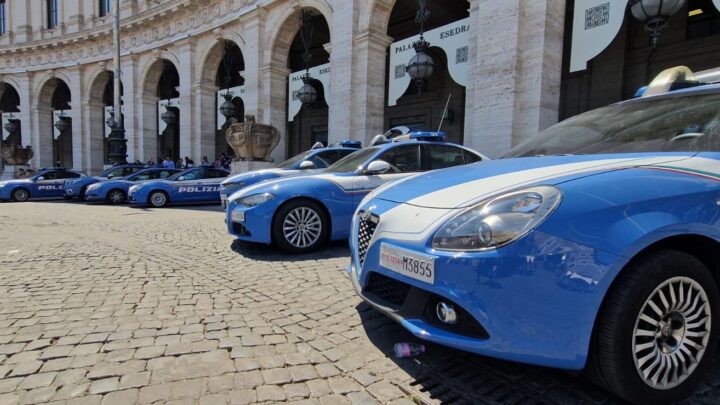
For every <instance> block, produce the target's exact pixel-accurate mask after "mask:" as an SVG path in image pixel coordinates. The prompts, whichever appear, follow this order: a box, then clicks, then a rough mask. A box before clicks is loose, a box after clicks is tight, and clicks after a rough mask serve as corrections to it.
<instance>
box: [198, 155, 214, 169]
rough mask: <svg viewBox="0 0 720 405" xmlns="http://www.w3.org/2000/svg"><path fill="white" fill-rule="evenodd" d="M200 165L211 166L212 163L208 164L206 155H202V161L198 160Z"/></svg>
mask: <svg viewBox="0 0 720 405" xmlns="http://www.w3.org/2000/svg"><path fill="white" fill-rule="evenodd" d="M200 166H202V167H210V166H212V165H211V164H210V162H209V161H208V157H207V156H203V157H202V162H200Z"/></svg>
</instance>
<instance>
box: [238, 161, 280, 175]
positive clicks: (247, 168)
mask: <svg viewBox="0 0 720 405" xmlns="http://www.w3.org/2000/svg"><path fill="white" fill-rule="evenodd" d="M273 167H275V164H274V163H273V162H252V161H245V160H241V161H237V162H232V163H230V171H231V172H232V174H240V173H247V172H252V171H255V170H263V169H272V168H273Z"/></svg>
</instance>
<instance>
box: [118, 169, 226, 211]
mask: <svg viewBox="0 0 720 405" xmlns="http://www.w3.org/2000/svg"><path fill="white" fill-rule="evenodd" d="M229 174H230V172H229V171H227V170H225V169H216V168H213V167H196V168H192V169H187V170H184V171H182V172H179V173H175V174H174V175H172V176H170V177H168V178H166V179H162V180H150V181H146V182H142V183H140V184H136V185H134V186H132V187H130V189H129V190H128V201H129V202H130V204H132V205H149V206H151V207H155V208H162V207H165V206H166V205H168V204H187V203H196V204H197V203H220V183H222V181H223V180H225V178H226V177H227V176H228V175H229Z"/></svg>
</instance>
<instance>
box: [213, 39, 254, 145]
mask: <svg viewBox="0 0 720 405" xmlns="http://www.w3.org/2000/svg"><path fill="white" fill-rule="evenodd" d="M205 65H206V69H213V68H214V71H213V72H214V77H213V78H212V83H213V87H214V88H215V89H216V91H215V94H214V98H215V111H216V112H215V116H214V117H213V118H214V119H215V123H214V124H215V130H214V133H215V139H214V146H213V148H212V150H213V151H214V157H218V156H220V155H222V154H225V155H227V156H231V155H232V154H233V153H234V152H233V150H232V148H230V145H228V143H227V139H226V137H225V131H226V130H227V128H228V126H229V125H230V123H231V122H232V121H231V120H232V119H234V120H235V121H237V122H243V121H245V103H244V102H243V99H242V96H243V94H244V93H245V87H244V86H245V78H244V77H243V75H244V71H245V59H244V58H243V54H242V51H241V50H240V47H239V46H238V45H237V44H236V43H235V42H233V41H229V40H222V41H220V42H218V43H217V44H215V46H214V47H213V49H212V50H211V52H210V54H209V55H208V59H207V60H206V64H205ZM210 73H211V72H210V71H208V72H207V76H209V75H210ZM204 79H206V80H207V81H208V82H209V79H210V78H209V77H204ZM226 100H230V102H231V103H232V104H233V106H234V107H235V114H234V115H233V116H231V117H225V116H224V115H223V114H221V113H220V107H221V106H222V104H223V103H225V101H226ZM205 118H206V119H208V118H210V117H209V116H207V117H205Z"/></svg>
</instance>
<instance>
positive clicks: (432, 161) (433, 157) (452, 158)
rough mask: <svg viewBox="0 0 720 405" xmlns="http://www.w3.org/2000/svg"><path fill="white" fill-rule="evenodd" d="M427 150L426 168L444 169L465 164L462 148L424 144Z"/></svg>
mask: <svg viewBox="0 0 720 405" xmlns="http://www.w3.org/2000/svg"><path fill="white" fill-rule="evenodd" d="M424 147H425V148H426V149H427V150H428V152H429V155H430V156H429V161H428V164H427V168H428V170H437V169H444V168H446V167H453V166H460V165H464V164H465V156H464V155H463V152H464V150H463V149H462V148H458V147H457V146H452V145H424Z"/></svg>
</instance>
